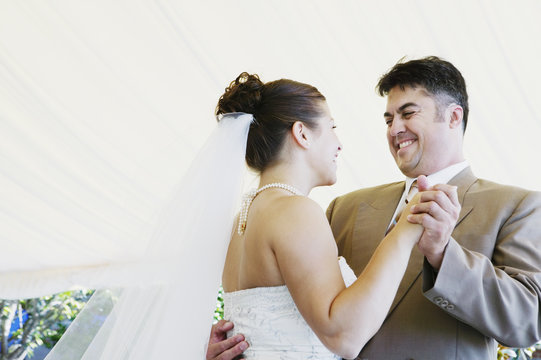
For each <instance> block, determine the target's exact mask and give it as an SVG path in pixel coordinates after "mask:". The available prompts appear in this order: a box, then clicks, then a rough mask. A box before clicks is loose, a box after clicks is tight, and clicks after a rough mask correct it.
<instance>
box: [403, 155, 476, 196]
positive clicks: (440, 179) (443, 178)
mask: <svg viewBox="0 0 541 360" xmlns="http://www.w3.org/2000/svg"><path fill="white" fill-rule="evenodd" d="M468 166H469V163H468V161H467V160H464V161H462V162H459V163H456V164H453V165H451V166H448V167H446V168H445V169H442V170H440V171H438V172H435V173H434V174H431V175H428V176H427V177H426V178H427V180H428V185H429V186H433V185H436V184H447V182H449V180H451V179H452V178H454V177H455V176H456V175H457V174H458V173H459V172H461V171H462V170H464V169H465V168H467V167H468ZM415 180H417V179H416V178H410V177H406V189H405V193H406V194H407V193H409V191H410V187H411V184H413V182H414V181H415Z"/></svg>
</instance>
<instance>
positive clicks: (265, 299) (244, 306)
mask: <svg viewBox="0 0 541 360" xmlns="http://www.w3.org/2000/svg"><path fill="white" fill-rule="evenodd" d="M338 263H339V265H340V270H341V271H342V277H343V278H344V283H345V284H346V286H350V285H351V284H352V283H353V282H354V281H355V280H356V279H357V277H356V276H355V274H354V273H353V270H351V268H350V267H349V266H348V264H347V263H346V260H345V259H344V258H343V257H340V258H338ZM224 318H225V319H227V320H230V321H232V322H233V323H234V324H235V328H234V329H233V330H232V331H230V332H229V333H228V334H227V335H228V337H231V336H233V335H235V334H237V333H242V334H244V336H245V337H246V340H247V341H248V343H249V344H250V347H249V348H248V349H247V350H246V351H245V353H244V356H245V358H246V359H250V360H254V359H257V360H260V359H261V360H263V359H264V360H301V359H302V360H305V359H313V360H316V359H317V360H327V359H329V360H331V359H332V360H335V359H340V357H339V356H337V355H334V354H333V353H331V352H330V351H329V350H328V349H327V348H326V347H325V346H324V345H323V344H322V343H321V341H319V339H318V338H317V336H316V334H315V333H314V332H313V331H312V329H311V328H310V327H309V326H308V324H307V323H306V321H304V318H303V317H302V315H301V314H300V312H299V310H298V309H297V306H296V305H295V302H294V301H293V298H292V297H291V295H290V293H289V291H288V289H287V286H285V285H282V286H273V287H257V288H253V289H246V290H239V291H234V292H229V293H224Z"/></svg>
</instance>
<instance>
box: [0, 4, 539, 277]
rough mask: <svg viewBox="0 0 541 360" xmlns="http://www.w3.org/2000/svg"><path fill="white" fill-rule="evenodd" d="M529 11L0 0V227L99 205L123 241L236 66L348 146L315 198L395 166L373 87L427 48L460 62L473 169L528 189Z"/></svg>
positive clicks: (14, 234) (72, 226) (45, 223)
mask: <svg viewBox="0 0 541 360" xmlns="http://www.w3.org/2000/svg"><path fill="white" fill-rule="evenodd" d="M540 15H541V2H540V1H538V0H518V1H513V2H511V1H504V0H497V1H489V0H476V1H472V0H457V1H433V0H416V1H399V0H396V1H391V0H388V1H360V0H358V1H341V0H339V1H314V0H304V1H297V0H294V1H279V0H275V1H254V0H246V1H208V0H202V1H180V0H179V1H162V0H155V1H151V0H132V1H126V0H124V1H105V0H101V1H68V0H56V1H55V0H50V1H38V0H34V1H15V0H13V1H8V0H0V184H1V187H0V197H1V201H2V202H3V203H4V204H9V206H10V208H11V209H15V210H13V212H12V213H11V215H9V216H7V215H5V214H4V215H1V219H2V220H1V221H2V223H3V224H8V223H9V224H10V225H9V231H8V232H5V231H4V233H3V234H2V235H0V236H2V237H4V239H3V240H6V241H7V239H8V238H9V239H18V238H20V237H21V236H26V237H29V238H35V239H38V240H39V238H40V237H42V236H43V237H45V236H50V235H51V234H57V233H58V232H59V231H61V232H62V238H65V239H69V238H70V237H72V236H76V237H79V238H81V237H83V238H84V236H85V234H87V233H88V232H91V231H92V230H91V229H92V224H93V221H101V222H103V221H105V220H104V219H106V220H107V221H108V222H109V223H110V227H111V231H114V232H118V234H119V235H118V236H119V238H120V239H122V238H125V239H126V241H129V239H130V237H131V236H135V235H136V234H135V231H136V230H134V229H132V228H131V225H132V224H133V218H137V219H143V222H144V219H148V218H151V217H152V215H153V214H154V212H155V211H156V209H157V208H158V207H159V205H160V202H159V201H158V199H163V198H165V197H166V196H167V194H168V193H169V190H170V189H171V186H172V185H173V184H174V183H175V182H176V181H177V180H178V178H179V176H180V175H181V174H182V172H183V170H185V169H186V167H187V165H188V164H189V162H190V160H191V159H192V158H193V157H194V155H195V153H196V151H197V149H198V148H199V147H200V146H201V144H202V143H203V141H204V140H205V139H206V137H207V136H208V135H209V133H210V131H211V130H212V128H213V127H214V125H215V121H214V118H213V110H214V107H215V104H216V102H217V99H218V98H219V96H220V95H221V93H222V92H223V89H224V88H225V87H226V85H227V84H228V83H229V82H230V81H231V80H233V79H234V78H235V77H236V76H237V75H238V74H239V73H240V72H242V71H248V72H254V73H258V74H259V75H260V76H261V78H262V79H263V80H264V81H270V80H274V79H277V78H282V77H285V78H291V79H294V80H298V81H302V82H307V83H311V84H313V85H315V86H317V87H318V88H319V89H320V90H321V91H322V93H323V94H324V95H325V96H326V97H327V99H328V102H329V105H330V107H331V111H332V113H333V116H334V117H335V119H336V122H337V125H338V129H337V131H338V135H339V137H340V138H341V141H342V143H343V145H344V147H345V149H344V151H343V152H342V154H341V157H340V161H339V173H338V176H339V181H338V183H337V184H336V185H335V186H334V187H331V188H324V189H317V190H316V191H314V193H313V197H314V198H315V199H316V200H317V201H319V202H320V203H321V205H322V206H323V207H325V206H326V204H327V203H328V202H329V201H330V200H331V199H332V198H333V197H334V196H336V195H338V194H341V193H345V192H347V191H350V190H353V189H356V188H359V187H364V186H369V185H373V184H378V183H382V182H388V181H395V180H398V179H401V178H402V175H401V174H400V172H399V171H398V170H397V169H396V167H395V165H394V162H393V160H392V158H391V156H390V155H389V153H388V150H387V145H386V140H385V125H384V121H383V117H382V114H383V111H384V108H385V100H384V99H382V98H380V97H379V96H377V95H376V93H375V90H374V87H375V84H376V83H377V80H378V78H379V76H380V75H381V74H383V73H384V72H385V71H386V70H388V69H389V68H390V67H391V66H392V65H394V63H396V62H397V61H398V59H400V58H401V57H403V56H407V57H408V58H417V57H421V56H426V55H438V56H441V57H443V58H445V59H447V60H449V61H451V62H452V63H454V64H455V65H456V66H457V67H458V68H459V69H460V70H461V71H462V73H463V75H464V77H465V78H466V81H467V85H468V90H469V94H470V108H471V112H470V121H469V124H468V130H467V133H466V143H465V154H466V157H467V159H468V160H469V162H470V163H471V165H472V167H473V170H474V172H475V173H476V175H478V176H479V177H484V178H489V179H491V180H494V181H498V182H502V183H511V184H516V185H519V186H523V187H527V188H531V189H537V190H541V181H540V177H539V169H538V166H539V165H538V164H539V163H538V155H537V154H538V153H537V151H536V150H535V146H536V145H535V144H536V143H537V141H538V137H539V134H541V110H540V104H541V90H540V84H541V67H540V66H539V58H540V57H541V41H540V35H541V21H539V16H540ZM217 181H219V180H218V179H217ZM252 185H253V184H249V185H248V186H250V187H251V186H252ZM36 199H41V201H36ZM26 200H28V201H29V202H31V203H32V204H33V205H32V208H31V209H27V208H25V207H24V206H25V204H28V202H25V201H26ZM55 203H59V204H60V203H62V205H63V206H68V208H69V209H72V210H71V211H70V212H71V214H73V213H78V214H80V215H81V218H84V219H85V221H84V223H81V222H80V221H70V219H69V218H67V217H66V216H65V215H66V214H63V213H59V212H55V211H52V210H51V204H55ZM115 206H122V207H123V208H125V209H129V211H128V213H127V214H125V215H124V216H123V217H121V216H117V215H115V214H117V212H114V209H113V208H114V207H115ZM18 207H20V208H21V211H22V210H24V211H25V215H24V216H25V218H22V217H17V215H16V214H17V211H16V210H17V208H18ZM13 214H15V215H13ZM109 214H110V215H109ZM28 218H30V219H32V218H34V219H39V220H40V221H39V222H35V221H29V220H27V219H28ZM102 227H103V226H102ZM81 234H83V235H81ZM87 235H88V239H92V240H89V242H92V241H94V242H95V241H96V239H95V237H94V238H93V237H92V236H91V235H92V234H87ZM93 235H96V234H93ZM36 244H39V241H36ZM66 244H69V242H68V241H66V243H65V245H66ZM14 246H15V245H14ZM36 246H38V245H36ZM66 246H68V245H66ZM89 246H90V245H89ZM5 249H9V246H4V250H5ZM14 249H15V247H14ZM66 251H69V246H68V250H66ZM62 254H63V253H62V252H60V253H59V258H63V259H65V256H63V255H62ZM64 255H65V254H64ZM87 255H88V254H87ZM70 259H72V260H73V262H74V263H76V262H77V257H76V256H73V254H71V255H70ZM3 260H4V259H3ZM34 260H36V259H34ZM6 261H8V262H9V259H7V260H6ZM17 261H19V260H17ZM51 261H54V259H52V260H51ZM3 266H4V269H6V268H7V269H14V268H17V263H16V261H15V260H13V261H12V262H11V263H6V262H4V265H3ZM21 266H23V265H21Z"/></svg>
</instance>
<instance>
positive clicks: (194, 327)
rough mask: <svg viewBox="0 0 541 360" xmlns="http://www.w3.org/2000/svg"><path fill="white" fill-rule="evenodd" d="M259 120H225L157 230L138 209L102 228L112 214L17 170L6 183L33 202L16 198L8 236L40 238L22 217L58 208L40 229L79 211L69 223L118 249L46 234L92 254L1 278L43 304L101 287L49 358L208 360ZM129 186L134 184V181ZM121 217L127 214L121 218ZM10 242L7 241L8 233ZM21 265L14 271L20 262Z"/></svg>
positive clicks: (7, 292)
mask: <svg viewBox="0 0 541 360" xmlns="http://www.w3.org/2000/svg"><path fill="white" fill-rule="evenodd" d="M252 119H253V117H252V115H249V114H243V113H235V114H227V115H226V116H224V117H223V118H222V119H221V120H220V121H219V123H218V125H217V127H216V129H215V130H214V131H213V133H212V134H211V136H210V138H209V139H208V140H207V142H206V143H205V145H204V146H203V148H202V149H201V150H200V152H199V154H198V155H197V157H196V158H195V160H194V162H193V164H192V165H191V167H190V168H189V170H188V172H187V173H186V175H185V176H184V177H183V179H182V181H181V182H180V184H179V185H178V187H177V188H176V190H175V191H174V194H172V196H171V197H170V201H169V202H168V205H167V206H165V207H164V209H163V210H162V211H161V212H160V214H159V215H158V216H157V220H156V222H155V223H154V224H148V223H144V222H143V221H141V219H137V218H133V217H132V216H131V214H130V209H129V207H120V206H119V207H117V208H116V209H111V210H110V211H111V212H113V211H114V212H115V216H114V217H112V218H111V222H108V221H98V220H96V218H99V219H101V220H103V218H105V219H106V218H107V214H93V213H90V210H89V213H88V214H87V213H84V209H85V207H84V206H80V204H78V203H84V201H85V199H84V197H83V196H81V198H79V197H77V196H73V194H72V196H70V197H67V196H62V189H59V188H57V187H55V186H54V184H50V183H47V182H46V181H42V180H41V179H40V178H39V177H36V176H33V177H31V178H29V177H27V173H28V172H29V169H28V168H26V167H25V163H24V162H22V163H12V164H8V165H10V167H9V169H4V170H6V172H4V175H5V176H9V177H10V178H12V179H13V184H12V185H13V186H22V187H24V189H23V190H24V191H19V193H23V194H26V198H22V199H9V197H8V198H7V199H8V200H11V201H12V202H13V203H12V205H13V206H12V207H6V206H3V207H2V210H3V213H2V214H1V216H2V217H3V218H4V220H5V224H6V225H8V224H9V226H7V227H6V228H5V229H6V230H7V231H11V232H12V233H13V234H14V235H17V236H19V238H20V236H22V235H24V232H33V231H37V230H38V229H35V228H34V226H33V219H32V217H24V216H23V213H21V209H25V208H28V209H30V211H32V207H40V206H49V207H50V211H49V212H50V213H51V214H50V215H48V214H47V213H48V212H45V213H44V214H40V215H39V216H40V218H39V219H37V220H39V222H40V224H42V222H43V220H44V219H43V217H46V216H61V215H62V214H63V213H69V212H72V211H77V212H79V213H78V214H75V215H74V216H66V218H67V219H77V220H78V221H79V222H81V221H82V222H85V224H84V226H83V228H84V227H85V226H88V227H92V229H91V231H92V232H93V233H94V234H97V235H99V236H97V238H96V239H95V241H98V242H102V243H107V242H108V241H109V242H110V243H111V248H110V249H108V250H110V251H109V253H107V254H104V253H102V254H99V253H97V254H93V253H92V251H93V249H94V247H93V246H92V244H91V243H89V244H84V243H83V244H82V243H80V242H74V244H76V245H74V244H73V245H70V241H71V240H72V239H69V238H66V239H62V238H61V234H55V233H49V234H47V233H43V231H44V229H39V231H40V232H42V233H43V236H51V237H55V236H58V237H59V239H57V240H58V242H60V243H61V244H63V245H64V246H67V247H70V246H71V247H77V248H76V249H72V250H77V251H78V252H81V251H82V252H84V251H85V247H86V250H87V251H88V253H87V254H85V255H87V256H86V257H82V256H81V257H80V258H78V257H77V255H75V256H76V258H75V259H74V260H73V259H70V260H65V259H61V256H59V257H58V262H55V261H54V259H55V256H52V259H51V257H49V256H47V257H45V258H46V259H47V263H45V264H39V263H36V264H35V266H34V270H26V271H24V272H18V271H12V272H8V273H1V275H0V297H2V298H25V297H33V296H39V295H43V294H49V293H54V292H57V291H62V290H66V289H68V288H73V287H76V286H82V287H86V288H95V289H100V290H99V291H97V292H96V293H95V294H94V295H93V297H92V298H91V300H90V301H89V303H88V305H87V306H86V307H85V309H84V310H83V311H82V313H81V314H80V315H79V316H78V317H77V319H76V320H75V322H74V323H73V324H72V326H70V328H69V329H68V332H67V333H66V334H65V335H64V337H63V338H62V339H61V340H60V342H59V343H58V344H57V345H56V347H55V348H54V349H53V350H52V351H51V353H50V354H49V355H48V357H47V359H79V358H81V359H108V360H110V359H170V358H178V356H179V352H180V353H182V358H186V359H200V358H203V357H204V355H203V353H204V348H205V344H206V342H207V339H208V334H209V330H210V326H211V324H212V318H213V310H214V307H215V305H216V295H217V290H218V287H219V284H220V281H221V272H222V269H223V263H224V259H225V254H226V250H227V246H228V243H229V237H230V234H231V229H232V225H233V220H234V214H235V212H236V210H237V207H238V204H239V197H240V192H241V189H242V179H243V176H244V173H245V171H244V169H245V162H244V154H245V151H246V139H247V134H248V129H249V126H250V123H251V121H252ZM2 124H3V125H6V123H2ZM12 125H15V124H12ZM19 140H25V139H23V138H21V139H19ZM26 145H28V143H27V144H26ZM36 146H37V145H36ZM65 171H66V172H69V171H70V169H66V170H65ZM45 178H46V177H45ZM17 179H21V180H22V179H24V181H20V182H18V181H17ZM121 180H122V179H119V181H121ZM123 180H124V181H126V186H130V184H129V179H123ZM81 194H83V195H86V194H87V193H86V192H82V193H81ZM56 195H58V196H56ZM64 195H65V194H64ZM107 195H108V194H107V191H104V193H100V192H98V191H96V192H95V193H93V194H90V195H89V196H90V197H92V196H94V197H96V198H98V199H97V200H93V201H99V197H106V196H107ZM120 209H125V213H123V214H121V215H123V216H120V217H119V212H120V211H121V210H120ZM119 218H120V219H122V221H123V222H125V223H123V224H115V223H114V221H113V219H119ZM74 221H75V220H74ZM130 222H131V224H132V225H133V231H132V232H130V233H128V234H126V233H123V232H122V231H121V230H122V228H123V227H124V226H126V225H130ZM66 225H67V226H69V225H70V224H66ZM40 226H43V225H40ZM45 230H46V229H45ZM89 231H90V230H89ZM3 236H5V238H4V240H5V239H7V235H6V233H5V232H4V234H3ZM29 238H32V239H35V236H33V237H29ZM87 238H88V237H87ZM13 239H17V237H13ZM130 239H131V241H130ZM14 241H15V240H14ZM89 241H90V242H91V241H92V239H89ZM118 243H120V244H121V246H119V245H118ZM113 244H114V245H113ZM19 246H20V244H19ZM25 246H28V247H35V246H37V247H39V246H40V244H39V243H28V244H26V245H25ZM41 250H42V251H47V249H45V248H44V249H41ZM106 252H107V251H106ZM2 253H4V256H2V261H4V260H6V261H7V262H9V261H10V260H9V258H10V257H9V256H5V254H6V252H5V251H2ZM32 254H36V251H35V249H33V250H32ZM12 255H13V254H12ZM21 255H22V256H24V254H21ZM60 255H62V254H60ZM82 259H84V261H81V260H82ZM2 261H0V264H1V263H2ZM11 261H12V264H11V268H13V266H14V264H15V263H16V259H11ZM4 264H5V266H6V268H9V267H10V264H6V263H4ZM28 265H29V264H28V263H25V261H22V266H25V267H26V268H27V269H28ZM109 312H110V315H109V316H107V314H108V313H109ZM105 318H106V320H105V323H104V324H103V326H101V327H100V325H101V323H102V322H103V320H104V319H105Z"/></svg>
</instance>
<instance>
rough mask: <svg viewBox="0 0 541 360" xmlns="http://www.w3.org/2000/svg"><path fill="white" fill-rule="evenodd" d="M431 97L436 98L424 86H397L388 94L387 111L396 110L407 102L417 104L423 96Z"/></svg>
mask: <svg viewBox="0 0 541 360" xmlns="http://www.w3.org/2000/svg"><path fill="white" fill-rule="evenodd" d="M427 97H428V98H431V99H432V100H433V99H434V95H432V94H431V93H430V92H429V91H428V90H427V89H426V88H425V87H423V86H417V87H412V86H409V85H407V86H404V88H403V89H402V88H400V86H398V85H397V86H395V87H394V88H392V89H391V90H390V91H389V94H388V96H387V111H389V110H393V111H396V110H398V109H400V108H403V107H404V105H405V104H410V105H413V104H416V103H417V102H418V101H419V100H421V98H427Z"/></svg>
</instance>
